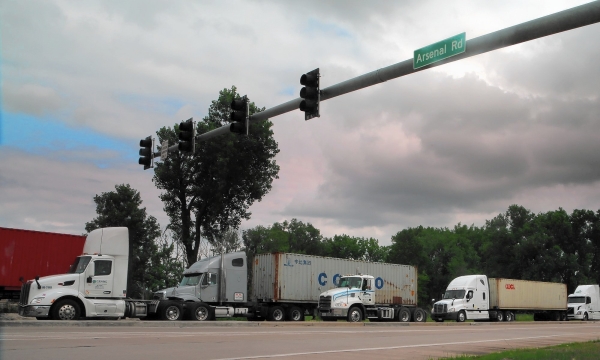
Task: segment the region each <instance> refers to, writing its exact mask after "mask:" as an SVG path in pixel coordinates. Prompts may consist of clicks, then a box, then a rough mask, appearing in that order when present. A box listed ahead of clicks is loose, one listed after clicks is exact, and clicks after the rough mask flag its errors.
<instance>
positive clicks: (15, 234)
mask: <svg viewBox="0 0 600 360" xmlns="http://www.w3.org/2000/svg"><path fill="white" fill-rule="evenodd" d="M84 242H85V236H81V235H69V234H58V233H51V232H43V231H33V230H23V229H11V228H5V227H0V249H1V251H0V299H11V300H18V299H19V294H20V292H21V285H22V283H21V281H20V280H19V279H21V278H23V279H33V278H34V277H35V276H47V275H53V274H62V273H64V272H65V271H67V270H68V269H69V266H70V265H71V263H72V262H73V259H74V258H75V257H76V256H78V255H80V254H81V252H82V250H83V244H84Z"/></svg>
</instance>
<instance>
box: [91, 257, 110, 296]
mask: <svg viewBox="0 0 600 360" xmlns="http://www.w3.org/2000/svg"><path fill="white" fill-rule="evenodd" d="M112 269H113V261H112V260H100V259H96V260H95V261H93V262H92V263H90V264H89V265H88V267H87V269H86V271H85V279H84V283H85V285H84V289H85V291H84V293H85V297H90V298H111V297H113V293H112V290H113V275H112Z"/></svg>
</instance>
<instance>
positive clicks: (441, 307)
mask: <svg viewBox="0 0 600 360" xmlns="http://www.w3.org/2000/svg"><path fill="white" fill-rule="evenodd" d="M433 310H434V312H435V313H436V314H441V313H447V312H448V304H435V306H434V307H433Z"/></svg>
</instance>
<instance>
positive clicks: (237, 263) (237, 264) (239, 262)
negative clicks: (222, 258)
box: [231, 258, 244, 267]
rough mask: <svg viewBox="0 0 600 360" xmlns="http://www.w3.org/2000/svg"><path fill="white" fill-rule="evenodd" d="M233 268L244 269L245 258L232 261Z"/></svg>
mask: <svg viewBox="0 0 600 360" xmlns="http://www.w3.org/2000/svg"><path fill="white" fill-rule="evenodd" d="M231 266H235V267H242V266H244V258H238V259H233V260H231Z"/></svg>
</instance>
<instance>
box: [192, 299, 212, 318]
mask: <svg viewBox="0 0 600 360" xmlns="http://www.w3.org/2000/svg"><path fill="white" fill-rule="evenodd" d="M212 310H213V309H212V308H211V307H210V306H209V305H206V304H205V303H193V304H191V305H188V311H187V318H188V319H190V320H196V321H209V320H214V318H215V314H214V312H213V311H212Z"/></svg>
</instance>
